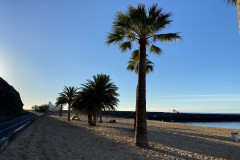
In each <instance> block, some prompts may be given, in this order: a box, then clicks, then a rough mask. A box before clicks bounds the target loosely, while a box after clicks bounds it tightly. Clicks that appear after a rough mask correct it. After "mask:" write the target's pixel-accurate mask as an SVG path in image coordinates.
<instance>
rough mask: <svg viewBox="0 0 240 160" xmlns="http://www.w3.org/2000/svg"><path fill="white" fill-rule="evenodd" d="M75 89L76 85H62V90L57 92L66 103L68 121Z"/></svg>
mask: <svg viewBox="0 0 240 160" xmlns="http://www.w3.org/2000/svg"><path fill="white" fill-rule="evenodd" d="M77 90H78V88H76V87H71V86H69V87H66V86H64V89H63V92H62V93H59V97H61V98H62V99H64V101H65V102H66V103H67V104H68V121H70V108H71V105H72V102H73V100H74V98H75V97H76V96H77Z"/></svg>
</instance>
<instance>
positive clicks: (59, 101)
mask: <svg viewBox="0 0 240 160" xmlns="http://www.w3.org/2000/svg"><path fill="white" fill-rule="evenodd" d="M66 103H67V100H66V99H65V98H64V97H57V99H56V103H55V105H56V106H59V105H60V110H59V116H60V117H62V110H63V105H64V104H66Z"/></svg>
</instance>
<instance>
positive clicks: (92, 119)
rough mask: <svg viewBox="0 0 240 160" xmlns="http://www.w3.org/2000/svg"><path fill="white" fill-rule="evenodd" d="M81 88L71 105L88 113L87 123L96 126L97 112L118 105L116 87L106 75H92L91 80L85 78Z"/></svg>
mask: <svg viewBox="0 0 240 160" xmlns="http://www.w3.org/2000/svg"><path fill="white" fill-rule="evenodd" d="M81 89H82V90H81V91H80V92H79V93H78V96H77V98H76V100H75V102H74V103H73V107H74V108H76V109H78V110H81V111H84V112H86V113H87V114H88V124H89V125H91V126H96V121H97V114H98V113H100V112H101V111H102V110H106V109H108V110H115V108H116V106H117V105H118V102H119V100H118V98H117V97H118V96H119V94H118V93H117V92H116V91H117V90H118V87H117V86H116V85H115V84H114V83H112V82H111V79H110V76H108V75H105V74H98V75H97V76H93V80H87V82H86V83H84V84H82V88H81Z"/></svg>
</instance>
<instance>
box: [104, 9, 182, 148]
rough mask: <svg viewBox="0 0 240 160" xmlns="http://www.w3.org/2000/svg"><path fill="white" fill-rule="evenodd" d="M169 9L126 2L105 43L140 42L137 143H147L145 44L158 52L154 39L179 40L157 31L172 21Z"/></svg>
mask: <svg viewBox="0 0 240 160" xmlns="http://www.w3.org/2000/svg"><path fill="white" fill-rule="evenodd" d="M170 17H171V13H166V12H163V11H162V9H161V8H158V7H157V4H155V5H152V6H151V7H150V8H149V10H148V12H147V10H146V8H145V5H144V4H139V5H138V6H137V7H133V6H131V5H130V6H129V8H128V10H127V12H126V13H123V12H118V13H117V15H116V17H115V19H114V22H113V26H112V27H113V33H109V34H108V37H107V38H108V40H107V42H106V43H107V44H117V45H118V46H119V48H120V49H121V50H122V51H123V52H125V51H127V50H131V49H132V43H133V42H137V43H138V46H139V67H138V87H137V99H136V121H137V123H136V130H135V143H136V145H137V146H141V147H143V146H148V137H147V123H146V57H147V54H146V48H147V47H149V46H150V47H149V53H153V54H157V55H161V54H162V50H161V49H160V48H159V47H157V46H155V45H153V42H156V41H160V42H172V41H177V40H180V39H181V38H180V36H179V35H178V33H167V34H159V32H160V31H162V30H163V29H164V28H166V27H167V25H168V24H170V23H171V22H172V21H171V20H170V19H169V18H170Z"/></svg>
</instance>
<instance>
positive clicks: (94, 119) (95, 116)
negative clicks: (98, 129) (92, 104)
mask: <svg viewBox="0 0 240 160" xmlns="http://www.w3.org/2000/svg"><path fill="white" fill-rule="evenodd" d="M96 123H97V113H96V112H94V113H93V123H92V126H96Z"/></svg>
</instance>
